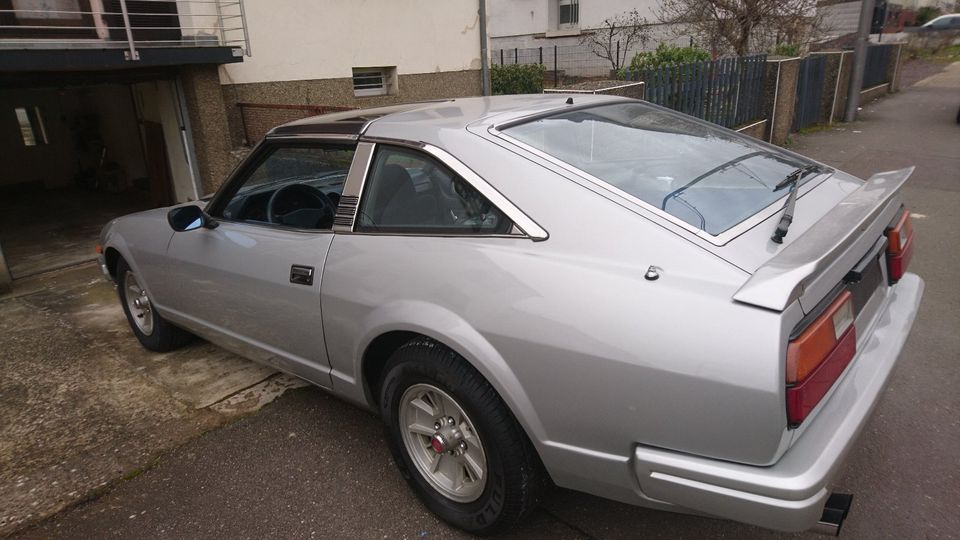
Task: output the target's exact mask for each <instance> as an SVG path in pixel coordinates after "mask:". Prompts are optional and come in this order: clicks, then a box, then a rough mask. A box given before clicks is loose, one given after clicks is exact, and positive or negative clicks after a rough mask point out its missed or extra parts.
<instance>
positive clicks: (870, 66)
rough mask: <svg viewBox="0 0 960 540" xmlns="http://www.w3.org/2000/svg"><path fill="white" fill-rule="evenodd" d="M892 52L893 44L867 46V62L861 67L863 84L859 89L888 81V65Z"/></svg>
mask: <svg viewBox="0 0 960 540" xmlns="http://www.w3.org/2000/svg"><path fill="white" fill-rule="evenodd" d="M891 54H893V45H870V46H869V47H867V64H866V66H864V69H863V86H861V89H867V88H873V87H874V86H878V85H881V84H883V83H887V82H890V77H889V69H888V68H889V67H890V55H891Z"/></svg>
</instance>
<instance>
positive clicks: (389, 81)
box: [353, 67, 397, 97]
mask: <svg viewBox="0 0 960 540" xmlns="http://www.w3.org/2000/svg"><path fill="white" fill-rule="evenodd" d="M396 79H397V68H395V67H377V68H353V95H354V96H357V97H363V96H386V95H391V94H396V93H397V83H396Z"/></svg>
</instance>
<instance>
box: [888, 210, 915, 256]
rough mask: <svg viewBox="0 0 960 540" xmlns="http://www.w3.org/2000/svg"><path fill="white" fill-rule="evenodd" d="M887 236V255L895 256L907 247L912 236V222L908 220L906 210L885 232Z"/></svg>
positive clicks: (908, 213)
mask: <svg viewBox="0 0 960 540" xmlns="http://www.w3.org/2000/svg"><path fill="white" fill-rule="evenodd" d="M886 235H887V241H888V243H887V253H891V254H894V255H896V254H897V253H900V252H901V251H903V250H904V249H905V248H906V247H907V243H908V242H909V241H910V237H911V236H913V222H912V221H911V220H910V212H908V211H907V210H906V209H904V210H903V213H902V214H901V215H900V218H899V219H897V220H896V223H893V224H892V225H891V226H890V227H888V228H887V230H886Z"/></svg>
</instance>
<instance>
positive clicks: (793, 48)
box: [770, 43, 800, 56]
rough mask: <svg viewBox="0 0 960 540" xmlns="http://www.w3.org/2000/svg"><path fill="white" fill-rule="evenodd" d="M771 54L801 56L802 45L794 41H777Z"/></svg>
mask: <svg viewBox="0 0 960 540" xmlns="http://www.w3.org/2000/svg"><path fill="white" fill-rule="evenodd" d="M770 54H772V55H774V56H800V46H799V45H794V44H793V43H777V44H776V45H775V46H774V47H773V48H772V49H770Z"/></svg>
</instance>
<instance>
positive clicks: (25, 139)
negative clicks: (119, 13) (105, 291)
mask: <svg viewBox="0 0 960 540" xmlns="http://www.w3.org/2000/svg"><path fill="white" fill-rule="evenodd" d="M44 82H45V83H46V84H44V85H43V86H28V85H23V84H20V85H18V86H17V87H6V88H0V155H2V156H3V170H2V173H0V250H2V255H0V257H2V258H5V260H6V266H7V267H8V268H9V273H10V274H11V275H12V277H13V278H14V279H18V278H23V277H28V276H31V275H36V274H39V273H43V272H46V271H50V270H54V269H58V268H63V267H66V266H71V265H74V264H78V263H82V262H85V261H88V260H91V259H93V258H95V252H94V246H95V244H96V242H97V238H98V235H99V232H100V229H101V228H102V227H103V225H104V224H105V223H107V222H108V221H109V220H111V219H113V218H115V217H117V216H120V215H124V214H127V213H131V212H136V211H139V210H145V209H148V208H155V207H159V206H167V205H170V204H173V203H176V202H184V201H188V200H194V199H196V198H197V194H198V189H197V185H196V178H197V174H196V171H195V168H194V164H193V161H192V159H191V152H192V150H191V146H192V141H191V139H190V130H189V126H188V125H187V124H186V122H187V120H186V115H185V114H184V111H183V106H182V102H181V99H180V95H181V94H180V92H179V91H178V86H177V81H176V80H175V79H174V78H169V79H155V80H147V81H143V80H136V81H124V80H117V79H116V78H115V77H113V78H110V79H108V80H103V81H98V80H96V78H91V77H89V76H88V77H86V78H85V80H84V81H83V82H82V83H77V82H76V81H75V80H74V79H73V78H71V77H65V78H64V81H63V82H62V83H61V84H55V83H54V84H51V77H49V76H47V77H45V78H44ZM0 265H2V262H0Z"/></svg>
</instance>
